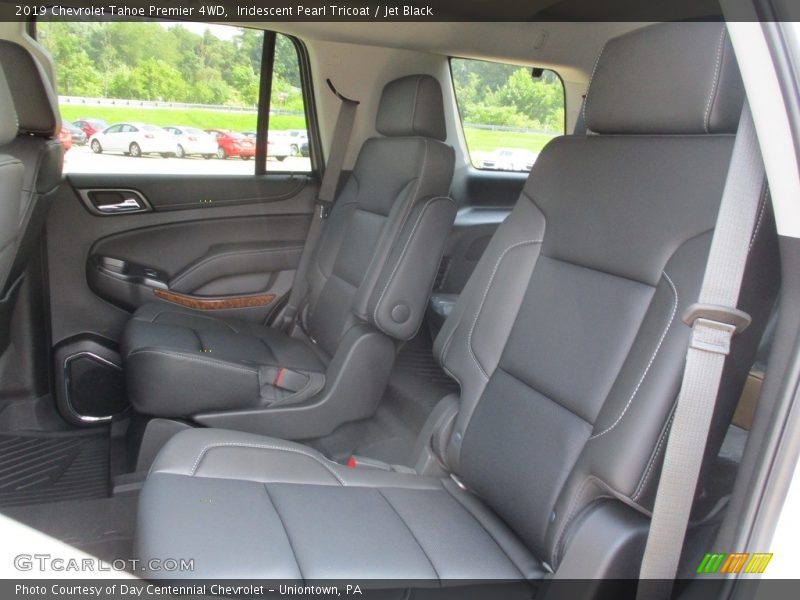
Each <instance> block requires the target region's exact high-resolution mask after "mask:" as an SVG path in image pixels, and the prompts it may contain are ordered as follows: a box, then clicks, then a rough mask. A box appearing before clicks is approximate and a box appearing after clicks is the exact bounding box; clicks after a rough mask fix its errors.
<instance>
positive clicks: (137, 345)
mask: <svg viewBox="0 0 800 600" xmlns="http://www.w3.org/2000/svg"><path fill="white" fill-rule="evenodd" d="M412 84H413V85H412ZM443 110H444V109H443V103H442V96H441V89H440V88H439V84H438V82H437V81H436V80H435V79H434V78H432V77H430V76H427V75H419V76H412V77H407V78H403V79H401V80H398V81H395V82H392V83H389V84H388V85H387V86H386V89H385V90H384V93H383V96H382V100H381V108H380V112H379V116H378V120H379V121H381V119H383V120H388V121H391V125H388V126H387V127H385V128H384V130H383V133H384V134H385V136H386V137H380V138H373V139H369V140H367V141H366V142H365V143H364V145H363V147H362V148H361V151H360V152H359V155H358V159H357V161H356V164H355V167H354V169H353V172H352V174H351V176H350V177H349V179H348V180H347V182H346V183H345V185H344V187H343V189H342V190H341V192H340V193H339V194H338V196H337V200H336V203H335V205H334V208H333V210H332V212H331V214H330V216H329V218H328V220H327V222H326V225H325V230H324V231H323V234H322V237H321V239H320V241H319V243H318V246H317V250H316V255H315V257H314V258H313V260H312V263H311V266H310V268H309V269H308V275H307V276H308V283H309V286H308V287H309V292H308V302H307V307H306V310H305V311H304V313H303V315H302V318H303V323H304V328H305V330H306V331H307V332H308V339H304V340H300V339H292V338H289V337H288V336H286V335H285V334H283V333H282V332H280V331H277V330H272V329H269V328H267V327H260V326H257V325H252V324H251V325H247V324H244V323H240V322H239V323H237V322H233V321H230V322H228V321H226V320H223V319H219V318H215V317H213V316H211V315H209V314H208V313H205V314H202V315H201V314H198V313H191V311H186V310H176V309H174V308H172V307H170V306H168V305H165V304H154V305H146V306H144V307H142V308H141V309H140V310H138V311H137V312H136V314H134V316H133V318H132V319H131V320H130V322H129V323H128V325H127V327H126V329H125V333H124V336H123V342H122V354H123V360H124V366H125V373H126V377H127V381H128V392H129V396H130V398H131V401H132V403H133V404H134V406H135V407H136V408H137V409H138V410H139V411H141V412H144V413H147V414H153V415H159V416H190V415H197V414H198V413H201V412H208V411H213V410H226V409H228V410H230V409H235V408H241V409H245V408H252V407H258V406H264V405H265V404H269V403H270V402H271V400H272V395H271V393H268V394H267V396H265V395H264V394H263V393H260V392H259V390H262V391H267V392H269V389H268V388H269V381H272V377H271V374H272V373H273V372H274V369H273V368H274V367H286V368H291V369H296V370H301V371H306V372H316V373H325V372H326V368H327V366H328V364H329V363H331V361H332V358H333V357H334V356H335V355H336V353H337V350H339V349H340V347H342V344H343V340H344V339H345V336H346V335H347V333H348V332H350V331H353V329H354V327H355V326H357V325H359V324H364V323H367V324H369V325H370V326H372V327H374V328H376V329H378V330H379V331H381V332H383V333H385V334H386V335H387V336H390V337H392V338H396V339H408V338H410V337H412V336H413V335H414V333H415V332H416V330H417V328H418V327H419V324H420V323H421V321H422V318H423V316H424V312H425V306H426V302H427V296H428V293H429V292H430V289H431V287H432V285H433V279H434V277H435V275H436V268H437V266H438V257H440V256H441V253H442V252H443V250H444V244H445V241H446V238H447V235H448V233H449V231H450V228H451V226H452V223H453V220H454V218H455V212H456V207H455V204H454V202H453V201H452V200H451V199H450V198H448V197H447V193H448V190H449V187H450V181H451V179H452V174H453V167H454V154H453V149H452V148H451V147H450V146H447V145H446V144H444V143H442V142H441V141H439V140H438V139H432V138H443V136H444V114H443ZM387 111H390V112H391V113H392V115H393V116H392V117H391V118H389V117H388V116H385V117H381V116H380V115H382V114H383V115H386V114H388V113H387ZM402 114H408V115H413V117H409V119H410V120H407V121H404V120H403V119H402V118H401V116H402ZM425 136H429V137H425ZM342 351H345V350H342ZM388 367H390V365H388ZM352 368H358V366H357V365H356V366H354V367H352ZM267 379H268V380H269V381H267ZM265 386H266V387H265ZM312 395H313V394H312ZM302 399H303V400H305V399H307V398H305V397H303V398H302ZM297 400H298V398H297V397H295V398H293V401H297ZM377 400H378V398H376V399H375V401H376V402H377Z"/></svg>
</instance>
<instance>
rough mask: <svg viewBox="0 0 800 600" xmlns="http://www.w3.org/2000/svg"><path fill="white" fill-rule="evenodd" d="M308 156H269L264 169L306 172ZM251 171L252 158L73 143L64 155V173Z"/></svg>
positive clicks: (252, 168) (232, 173)
mask: <svg viewBox="0 0 800 600" xmlns="http://www.w3.org/2000/svg"><path fill="white" fill-rule="evenodd" d="M310 169H311V161H310V160H309V159H308V158H302V157H289V158H287V159H286V160H284V161H283V162H281V161H278V160H275V159H272V158H270V159H269V160H268V161H267V170H273V171H298V172H301V171H309V170H310ZM254 170H255V163H254V162H253V159H250V160H242V159H241V158H228V159H226V160H220V159H218V158H211V159H208V160H206V159H204V158H202V157H195V156H192V157H188V158H174V157H172V158H162V157H161V156H158V155H150V156H142V157H140V158H133V157H132V156H124V155H122V154H106V153H103V154H95V153H94V152H92V151H91V149H90V148H89V147H88V146H73V147H72V148H70V149H69V150H68V151H67V153H66V155H65V157H64V172H65V173H163V174H168V175H174V174H182V175H186V174H194V175H251V174H253V172H254Z"/></svg>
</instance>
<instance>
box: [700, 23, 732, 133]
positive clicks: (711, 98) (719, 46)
mask: <svg viewBox="0 0 800 600" xmlns="http://www.w3.org/2000/svg"><path fill="white" fill-rule="evenodd" d="M725 31H726V30H725V26H724V25H723V26H722V33H721V34H720V36H719V43H718V44H717V62H716V65H715V66H714V80H713V82H712V84H711V91H710V92H709V94H708V101H707V102H706V110H705V113H704V114H703V129H704V130H705V132H706V133H708V132H709V128H710V126H711V104H712V102H713V101H714V96H716V95H717V86H719V75H720V67H721V66H722V49H723V48H724V42H725Z"/></svg>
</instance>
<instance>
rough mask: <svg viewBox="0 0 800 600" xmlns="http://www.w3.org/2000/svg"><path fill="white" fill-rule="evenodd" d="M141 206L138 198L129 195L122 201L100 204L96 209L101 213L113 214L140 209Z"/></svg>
mask: <svg viewBox="0 0 800 600" xmlns="http://www.w3.org/2000/svg"><path fill="white" fill-rule="evenodd" d="M143 208H144V207H143V206H142V204H141V202H139V200H138V198H134V197H131V196H129V197H127V198H125V199H124V200H123V201H122V202H116V203H114V204H101V205H100V206H98V207H97V210H99V211H100V212H101V213H106V214H115V213H123V212H130V211H134V210H142V209H143Z"/></svg>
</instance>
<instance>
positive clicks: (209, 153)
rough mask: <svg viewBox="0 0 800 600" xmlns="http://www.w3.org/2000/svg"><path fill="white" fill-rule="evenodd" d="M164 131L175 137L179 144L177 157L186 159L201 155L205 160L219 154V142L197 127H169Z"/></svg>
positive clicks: (176, 151) (176, 150)
mask: <svg viewBox="0 0 800 600" xmlns="http://www.w3.org/2000/svg"><path fill="white" fill-rule="evenodd" d="M164 129H165V130H166V131H167V132H169V133H171V134H172V135H173V136H175V142H176V143H177V145H176V148H175V156H177V157H178V158H185V157H187V156H191V155H199V156H202V157H203V158H206V159H208V158H212V157H214V156H216V154H217V149H218V145H217V140H216V138H215V137H213V136H211V135H209V134H207V133H206V132H205V131H202V130H200V129H197V128H195V127H183V126H177V125H169V126H167V127H164Z"/></svg>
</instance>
